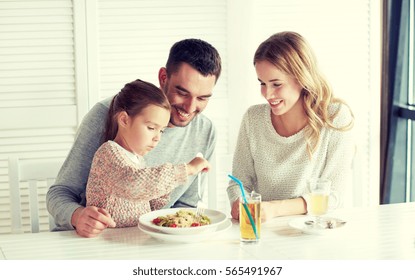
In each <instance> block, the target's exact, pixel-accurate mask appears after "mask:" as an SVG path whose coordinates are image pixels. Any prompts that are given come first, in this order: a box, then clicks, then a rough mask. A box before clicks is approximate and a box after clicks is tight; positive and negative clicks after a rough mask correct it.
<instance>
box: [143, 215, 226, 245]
mask: <svg viewBox="0 0 415 280" xmlns="http://www.w3.org/2000/svg"><path fill="white" fill-rule="evenodd" d="M231 227H232V222H231V221H230V220H229V219H226V220H225V222H223V223H221V224H220V225H219V226H218V227H217V228H216V230H215V231H214V232H206V233H200V234H195V235H177V234H165V233H160V232H156V231H153V230H152V229H150V228H148V227H146V226H143V225H140V224H139V225H138V228H139V229H140V230H141V231H143V232H144V233H146V234H148V235H150V236H151V237H153V238H156V239H159V240H162V241H165V242H170V243H196V242H201V241H204V240H206V239H209V238H212V237H213V236H215V235H217V234H219V233H223V232H225V231H226V230H228V229H229V228H231Z"/></svg>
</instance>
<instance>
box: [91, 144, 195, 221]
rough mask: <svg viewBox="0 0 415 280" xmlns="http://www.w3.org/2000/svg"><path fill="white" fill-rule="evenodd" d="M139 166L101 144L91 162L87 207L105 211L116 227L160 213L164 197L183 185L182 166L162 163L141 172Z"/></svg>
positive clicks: (117, 148) (114, 148) (113, 146)
mask: <svg viewBox="0 0 415 280" xmlns="http://www.w3.org/2000/svg"><path fill="white" fill-rule="evenodd" d="M140 162H141V163H140ZM143 163H144V159H142V158H141V159H140V160H139V161H137V162H134V161H133V160H131V158H129V157H128V155H127V153H126V151H125V150H124V149H123V148H122V147H121V146H119V145H118V144H117V143H115V142H113V141H108V142H105V143H104V144H102V145H101V147H100V148H99V149H98V150H97V152H96V153H95V155H94V158H93V161H92V166H91V171H90V174H89V178H88V183H87V187H86V201H87V205H88V206H96V207H101V208H104V209H106V210H107V211H108V212H109V213H110V214H111V217H112V218H113V220H114V221H115V222H116V223H117V227H130V226H136V225H137V224H138V218H139V217H140V215H142V214H145V213H148V212H150V211H154V210H158V209H161V208H162V207H163V206H165V205H166V204H167V202H168V194H169V193H170V192H171V191H172V190H173V189H174V188H175V187H177V186H178V185H181V184H185V183H186V181H187V171H186V165H185V164H184V163H183V164H177V165H173V164H171V163H166V164H163V165H160V166H156V167H152V168H145V167H144V165H143Z"/></svg>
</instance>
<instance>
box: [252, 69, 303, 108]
mask: <svg viewBox="0 0 415 280" xmlns="http://www.w3.org/2000/svg"><path fill="white" fill-rule="evenodd" d="M255 70H256V73H257V76H258V80H259V82H260V83H261V94H262V96H263V97H264V98H265V99H266V100H267V101H268V104H269V105H270V106H271V111H272V114H274V115H276V116H281V115H284V114H286V113H287V112H289V111H291V110H292V109H293V108H295V110H292V112H295V111H296V110H303V107H302V99H301V98H300V97H301V90H302V87H301V85H300V84H299V83H298V81H297V80H296V79H295V78H294V77H292V76H288V75H286V74H285V73H284V72H282V71H280V70H279V69H278V68H277V67H276V66H275V65H273V64H272V63H270V62H268V61H259V62H256V63H255Z"/></svg>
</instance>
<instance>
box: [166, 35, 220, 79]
mask: <svg viewBox="0 0 415 280" xmlns="http://www.w3.org/2000/svg"><path fill="white" fill-rule="evenodd" d="M182 63H187V64H189V65H190V66H192V67H193V68H194V69H196V70H197V71H199V72H200V73H201V74H202V75H203V76H205V77H206V76H208V75H214V76H215V77H216V81H217V80H218V79H219V76H220V73H221V70H222V66H221V58H220V55H219V53H218V51H217V50H216V49H215V48H214V47H213V46H212V45H211V44H209V43H207V42H205V41H203V40H200V39H185V40H182V41H179V42H176V43H175V44H174V45H173V46H172V47H171V49H170V53H169V58H168V59H167V63H166V70H167V75H168V76H169V77H170V75H171V74H173V73H175V72H177V71H178V69H179V67H180V66H181V64H182Z"/></svg>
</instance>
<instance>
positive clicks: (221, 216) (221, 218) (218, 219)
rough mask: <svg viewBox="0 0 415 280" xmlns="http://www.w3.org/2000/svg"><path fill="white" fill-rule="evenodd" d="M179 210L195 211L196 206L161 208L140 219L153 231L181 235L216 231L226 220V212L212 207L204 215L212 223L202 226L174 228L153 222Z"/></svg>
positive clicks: (140, 221) (141, 222) (142, 223)
mask: <svg viewBox="0 0 415 280" xmlns="http://www.w3.org/2000/svg"><path fill="white" fill-rule="evenodd" d="M179 210H186V211H194V212H196V208H169V209H161V210H157V211H153V212H149V213H146V214H144V215H142V216H140V218H139V219H138V221H139V223H140V224H141V225H144V226H146V227H147V228H150V229H152V230H153V231H158V232H163V233H167V234H181V235H190V234H200V233H206V232H214V231H215V230H216V228H217V227H218V226H219V225H220V224H221V223H223V222H225V221H226V219H227V218H226V215H225V213H223V212H221V211H217V210H212V209H205V212H204V215H206V216H208V218H209V219H210V222H211V224H209V225H205V226H200V227H189V228H173V227H161V226H157V225H155V224H153V220H154V219H155V218H157V217H159V216H166V215H169V214H175V213H176V212H177V211H179Z"/></svg>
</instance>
